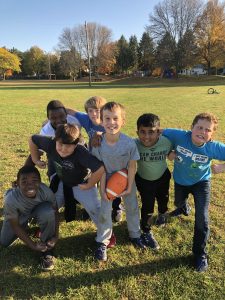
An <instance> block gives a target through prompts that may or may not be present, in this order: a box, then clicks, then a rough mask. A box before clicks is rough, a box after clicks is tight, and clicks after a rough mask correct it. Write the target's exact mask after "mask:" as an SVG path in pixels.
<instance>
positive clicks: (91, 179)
mask: <svg viewBox="0 0 225 300" xmlns="http://www.w3.org/2000/svg"><path fill="white" fill-rule="evenodd" d="M104 170H105V169H104V167H103V166H101V167H100V168H98V170H97V171H95V172H94V173H91V176H90V177H89V178H88V182H87V183H83V184H79V188H80V189H81V190H88V189H90V188H92V187H93V186H94V185H95V184H96V183H97V182H99V180H100V179H101V177H102V175H103V173H104Z"/></svg>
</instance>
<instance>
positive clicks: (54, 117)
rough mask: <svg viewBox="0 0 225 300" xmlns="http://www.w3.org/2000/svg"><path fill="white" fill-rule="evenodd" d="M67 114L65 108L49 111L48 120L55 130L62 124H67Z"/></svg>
mask: <svg viewBox="0 0 225 300" xmlns="http://www.w3.org/2000/svg"><path fill="white" fill-rule="evenodd" d="M66 116H67V115H66V112H65V110H64V109H63V108H59V109H54V110H49V112H48V119H49V121H50V123H51V125H52V127H53V128H54V129H56V127H57V126H58V125H60V124H66V123H67V120H66Z"/></svg>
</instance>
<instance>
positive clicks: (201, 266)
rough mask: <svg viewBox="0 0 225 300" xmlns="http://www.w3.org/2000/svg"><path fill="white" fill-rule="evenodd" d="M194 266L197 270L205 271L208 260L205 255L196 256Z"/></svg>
mask: <svg viewBox="0 0 225 300" xmlns="http://www.w3.org/2000/svg"><path fill="white" fill-rule="evenodd" d="M195 268H196V271H197V272H205V271H206V270H207V269H208V260H207V257H206V256H205V255H203V256H198V257H196V262H195Z"/></svg>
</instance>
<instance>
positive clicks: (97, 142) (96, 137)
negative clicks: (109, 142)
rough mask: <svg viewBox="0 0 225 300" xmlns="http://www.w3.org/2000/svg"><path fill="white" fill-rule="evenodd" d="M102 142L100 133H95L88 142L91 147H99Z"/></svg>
mask: <svg viewBox="0 0 225 300" xmlns="http://www.w3.org/2000/svg"><path fill="white" fill-rule="evenodd" d="M101 141H102V132H99V131H96V132H95V133H94V135H93V137H92V138H91V140H90V145H91V147H94V148H96V147H99V146H100V145H101Z"/></svg>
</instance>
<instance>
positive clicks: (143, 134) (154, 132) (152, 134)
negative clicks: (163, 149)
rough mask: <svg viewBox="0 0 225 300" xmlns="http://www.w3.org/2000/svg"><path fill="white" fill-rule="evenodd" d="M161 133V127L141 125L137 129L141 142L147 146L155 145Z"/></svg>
mask: <svg viewBox="0 0 225 300" xmlns="http://www.w3.org/2000/svg"><path fill="white" fill-rule="evenodd" d="M159 134H160V133H159V127H144V126H142V125H141V126H140V127H139V129H138V131H137V135H138V137H139V139H140V142H141V143H142V144H143V145H144V146H145V147H152V146H153V145H155V144H156V143H157V141H158V139H159Z"/></svg>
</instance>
